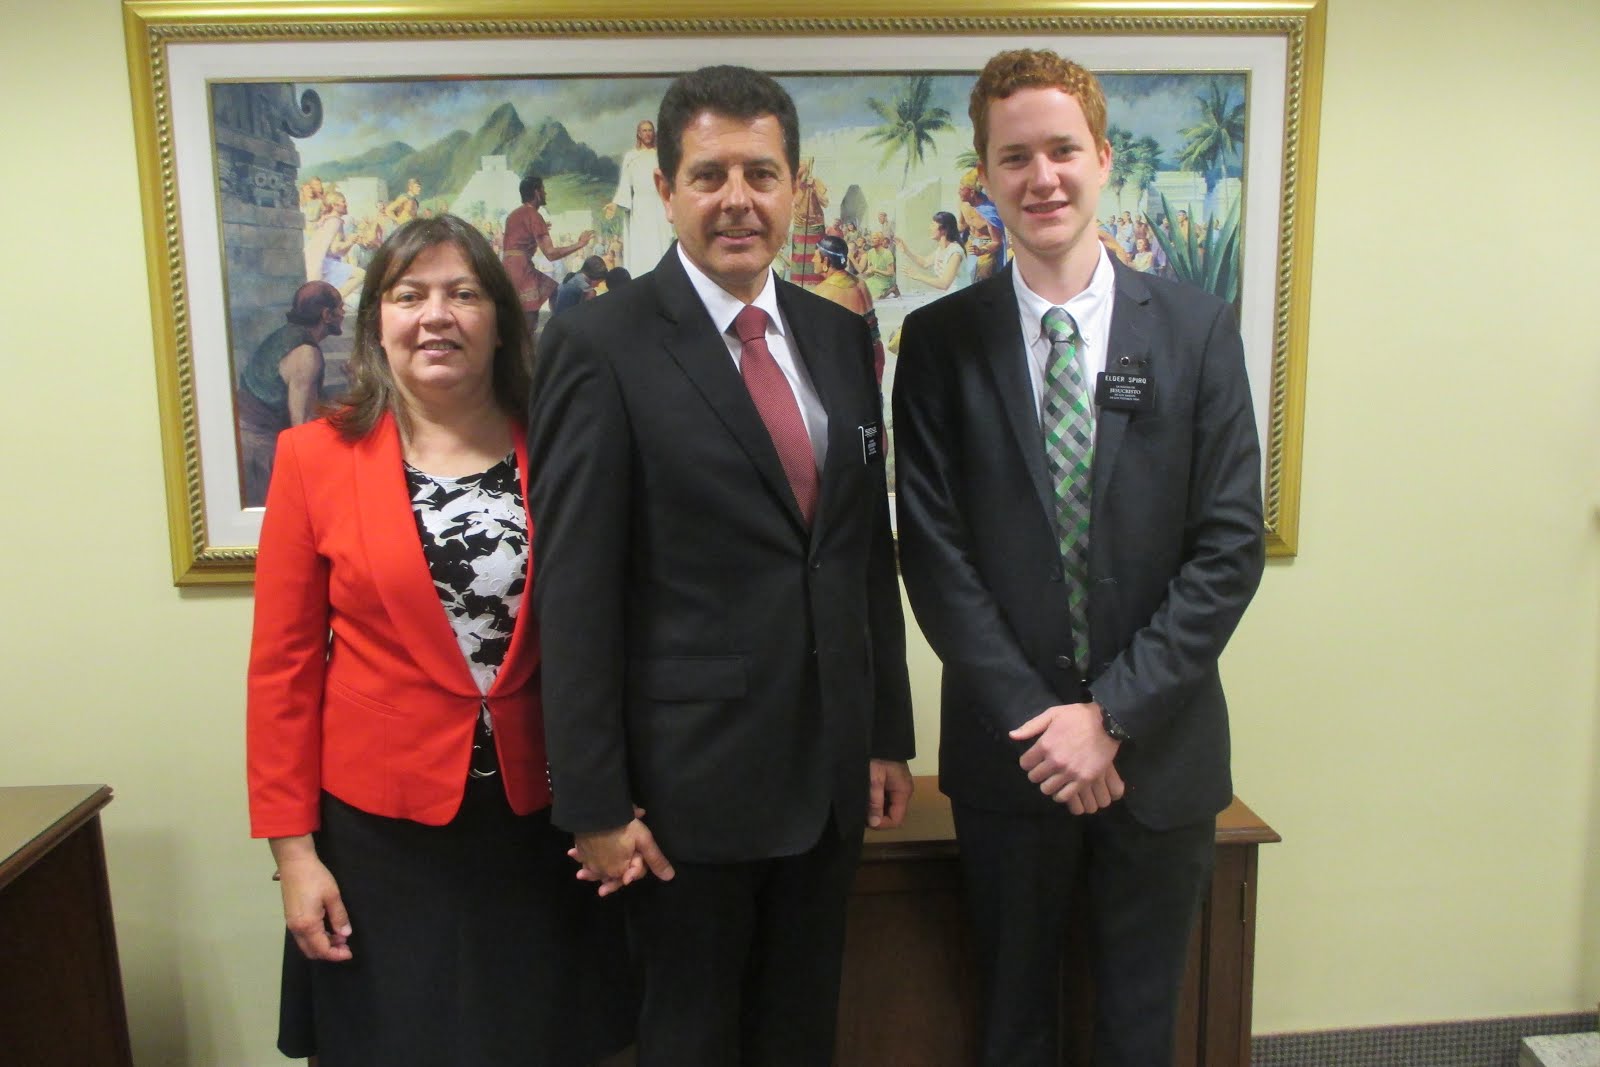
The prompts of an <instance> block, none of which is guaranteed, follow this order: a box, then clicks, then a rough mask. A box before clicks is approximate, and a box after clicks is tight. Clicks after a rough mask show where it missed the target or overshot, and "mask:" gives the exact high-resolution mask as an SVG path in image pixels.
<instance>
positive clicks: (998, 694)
mask: <svg viewBox="0 0 1600 1067" xmlns="http://www.w3.org/2000/svg"><path fill="white" fill-rule="evenodd" d="M971 113H972V120H973V131H974V141H975V147H976V148H977V152H978V157H979V159H980V160H981V161H982V162H981V171H982V175H983V180H984V184H985V185H986V186H987V187H988V189H989V193H990V196H991V197H992V198H993V200H994V202H995V204H996V206H997V207H998V209H999V212H1000V216H1001V218H1002V220H1003V221H1004V223H1005V227H1006V231H1007V236H1008V239H1009V241H1010V243H1011V247H1012V249H1013V253H1014V257H1015V258H1014V260H1013V262H1012V264H1011V266H1010V267H1009V268H1008V269H1006V270H1003V271H1001V272H1000V273H999V274H997V275H996V276H995V277H993V278H991V279H989V280H988V281H985V282H981V283H979V284H977V285H974V286H972V287H970V288H968V289H965V290H962V291H961V292H959V293H956V294H952V295H950V296H947V297H945V298H943V299H942V300H939V301H938V302H936V303H935V304H933V305H931V306H929V307H927V308H925V309H922V310H920V311H917V312H915V313H913V314H912V315H910V316H908V317H907V319H906V322H905V327H904V330H903V333H902V342H901V348H900V360H899V366H898V369H897V378H896V383H895V396H894V415H895V448H896V464H897V471H896V488H897V492H898V498H897V500H898V506H899V514H900V552H901V566H902V569H903V572H904V577H905V583H906V588H907V590H908V592H909V593H910V596H911V604H912V607H913V609H914V610H915V612H916V616H917V620H918V622H919V623H920V624H921V626H922V629H923V632H924V633H926V634H927V637H928V640H929V642H930V643H931V644H932V645H933V648H934V651H936V652H937V653H938V654H939V657H940V658H941V659H942V660H943V662H944V679H943V690H942V701H941V704H942V713H941V738H940V763H939V780H940V786H941V788H942V789H943V790H944V791H945V792H946V793H948V794H949V795H950V797H951V800H952V802H953V808H954V811H955V818H956V833H957V837H958V839H959V842H960V848H961V858H962V863H963V867H964V870H965V873H966V882H967V889H968V898H969V904H970V908H971V912H972V915H973V919H974V926H975V930H976V933H977V944H978V949H979V957H980V962H981V972H982V977H983V986H984V1001H983V1020H984V1035H983V1045H982V1047H983V1062H984V1063H985V1064H989V1065H995V1067H1001V1065H1003V1067H1030V1065H1036V1064H1054V1063H1057V1062H1059V1059H1058V1056H1059V1048H1058V1046H1059V1041H1060V1035H1059V1034H1058V1032H1057V1030H1058V1027H1057V1025H1056V1020H1057V1014H1058V1009H1057V989H1058V988H1059V983H1058V966H1059V962H1060V954H1061V945H1062V935H1063V930H1064V926H1065V919H1066V912H1067V906H1068V896H1069V893H1070V891H1071V888H1072V886H1073V884H1074V882H1075V880H1076V879H1077V878H1078V877H1079V872H1080V870H1086V873H1087V884H1088V887H1089V901H1088V907H1089V909H1090V921H1091V931H1092V936H1091V942H1092V944H1093V946H1094V947H1093V954H1094V958H1093V959H1092V961H1091V963H1092V970H1093V974H1094V978H1095V982H1096V1030H1095V1063H1096V1064H1099V1065H1137V1067H1157V1065H1160V1064H1170V1063H1171V1062H1172V1058H1173V1031H1174V1026H1175V1021H1174V1020H1175V1013H1176V1005H1177V999H1178V991H1179V985H1180V981H1181V978H1182V971H1183V963H1184V958H1185V952H1186V948H1187V944H1188V938H1189V933H1190V928H1191V926H1192V925H1193V922H1194V916H1195V912H1196V908H1197V904H1198V902H1199V900H1200V897H1201V893H1202V891H1203V888H1204V886H1205V885H1206V883H1207V880H1208V874H1209V870H1210V866H1211V860H1212V848H1213V837H1214V833H1215V816H1216V813H1217V812H1219V811H1221V810H1222V809H1223V808H1224V807H1226V806H1227V804H1228V802H1229V799H1230V797H1231V794H1232V786H1231V783H1230V780H1229V774H1228V725H1227V710H1226V705H1225V703H1224V700H1223V695H1222V685H1221V681H1220V679H1219V677H1218V673H1217V657H1218V655H1219V654H1220V653H1221V651H1222V648H1223V646H1224V644H1226V642H1227V640H1228V637H1229V635H1230V634H1231V633H1232V632H1233V629H1234V627H1235V625H1237V623H1238V621H1239V618H1240V616H1241V615H1242V613H1243V612H1244V609H1245V606H1246V604H1248V603H1249V600H1250V597H1251V595H1252V594H1253V593H1254V591H1255V588H1256V584H1257V583H1258V582H1259V580H1260V576H1261V570H1262V565H1263V536H1262V535H1263V529H1262V516H1261V495H1260V474H1259V463H1260V454H1259V446H1258V443H1257V439H1256V430H1255V424H1254V420H1253V417H1252V414H1251V400H1250V389H1249V384H1248V382H1247V381H1246V379H1245V366H1244V354H1243V346H1242V344H1241V342H1240V338H1239V332H1238V328H1237V325H1236V324H1235V320H1234V315H1233V311H1232V309H1231V308H1229V307H1228V306H1226V305H1225V304H1223V303H1222V302H1221V301H1220V300H1217V299H1215V298H1213V297H1212V296H1210V295H1208V294H1206V293H1203V292H1201V291H1199V290H1197V289H1192V288H1187V287H1182V286H1177V285H1174V284H1171V283H1167V282H1163V281H1160V280H1157V279H1153V278H1150V277H1149V276H1146V275H1140V274H1137V273H1135V272H1133V271H1131V270H1127V269H1125V268H1124V267H1122V266H1121V265H1120V264H1118V263H1115V262H1113V260H1112V259H1111V257H1109V256H1108V255H1107V254H1106V253H1105V251H1104V250H1103V249H1102V247H1101V245H1100V243H1099V240H1098V238H1097V234H1096V231H1097V229H1098V227H1097V225H1096V222H1095V209H1096V206H1097V203H1098V199H1099V194H1100V190H1101V188H1102V187H1103V186H1104V184H1105V182H1106V180H1107V177H1108V176H1109V174H1110V169H1111V146H1110V144H1109V143H1108V141H1107V140H1106V118H1105V97H1104V95H1103V94H1102V92H1101V90H1100V86H1099V83H1098V82H1097V81H1096V80H1095V78H1094V76H1093V75H1092V74H1090V73H1088V72H1087V71H1085V70H1084V69H1083V68H1082V67H1079V66H1078V65H1076V64H1074V63H1069V62H1067V61H1066V60H1063V59H1062V58H1061V57H1059V56H1057V55H1055V54H1054V53H1051V52H1037V51H1019V52H1008V53H1003V54H1001V55H999V56H996V57H995V58H994V59H993V60H991V61H990V62H989V64H988V66H987V67H986V68H985V69H984V71H983V73H982V74H981V75H980V76H979V79H978V83H977V85H976V86H975V87H974V89H973V92H972V105H971Z"/></svg>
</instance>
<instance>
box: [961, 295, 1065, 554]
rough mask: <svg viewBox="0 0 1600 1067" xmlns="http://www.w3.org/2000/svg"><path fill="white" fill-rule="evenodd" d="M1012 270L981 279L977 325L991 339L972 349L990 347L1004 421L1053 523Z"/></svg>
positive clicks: (990, 362)
mask: <svg viewBox="0 0 1600 1067" xmlns="http://www.w3.org/2000/svg"><path fill="white" fill-rule="evenodd" d="M1014 269H1015V268H1014V267H1012V266H1011V265H1009V264H1008V265H1007V266H1006V268H1005V270H1003V271H1001V272H1000V273H999V274H997V275H995V276H994V277H993V278H992V279H990V280H989V281H987V282H984V283H982V286H983V288H982V292H980V293H979V294H978V298H979V300H981V301H982V303H983V311H982V313H981V315H980V316H979V319H980V322H979V323H977V324H976V327H977V328H981V329H983V330H984V331H985V332H986V333H988V334H989V336H990V338H991V343H990V344H988V345H987V346H978V347H975V350H976V351H984V350H985V349H986V350H987V351H988V352H989V359H988V360H987V361H986V366H987V367H988V368H989V372H990V374H992V375H993V376H994V382H995V390H996V391H997V392H998V393H999V394H1000V400H1001V403H1002V404H1003V405H1004V407H1005V413H1006V423H1007V424H1008V425H1009V426H1010V427H1011V435H1012V437H1013V438H1014V439H1015V440H1016V443H1017V450H1018V451H1019V452H1021V454H1022V461H1023V464H1024V465H1025V466H1026V467H1027V468H1028V480H1029V481H1031V482H1032V483H1033V490H1034V493H1035V494H1037V496H1038V498H1039V507H1040V509H1041V510H1043V512H1044V514H1045V517H1046V518H1048V519H1049V520H1050V522H1051V524H1052V528H1054V523H1055V513H1056V505H1055V489H1054V487H1053V486H1052V485H1051V484H1050V476H1049V474H1048V473H1047V472H1046V471H1045V466H1044V435H1043V431H1042V430H1041V429H1040V428H1039V407H1038V402H1037V401H1035V400H1034V398H1033V382H1032V380H1031V376H1030V367H1029V361H1028V350H1027V345H1026V343H1025V342H1024V341H1023V339H1022V324H1021V320H1020V319H1019V318H1018V314H1017V300H1016V294H1015V293H1014V291H1013V290H1012V287H1011V286H1012V283H1011V272H1012V270H1014Z"/></svg>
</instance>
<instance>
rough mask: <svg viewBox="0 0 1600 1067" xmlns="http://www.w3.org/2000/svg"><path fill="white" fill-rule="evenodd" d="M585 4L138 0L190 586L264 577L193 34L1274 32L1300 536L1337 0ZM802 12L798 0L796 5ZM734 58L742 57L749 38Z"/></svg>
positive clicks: (173, 476)
mask: <svg viewBox="0 0 1600 1067" xmlns="http://www.w3.org/2000/svg"><path fill="white" fill-rule="evenodd" d="M594 10H595V9H594V8H593V6H592V5H586V4H579V3H575V2H573V0H557V2H551V3H536V2H534V0H461V2H448V0H433V2H429V3H385V2H379V0H332V2H308V0H278V2H265V0H123V23H124V29H125V33H126V38H127V49H128V68H129V77H130V80H131V85H132V93H133V113H134V125H135V134H136V139H137V148H138V157H139V177H140V185H141V190H142V194H143V207H144V219H145V241H146V255H147V260H148V264H149V272H150V298H151V309H152V316H153V319H154V329H155V356H156V374H157V383H158V388H159V400H160V415H161V439H162V448H163V452H164V455H165V470H166V484H167V512H168V522H169V525H170V528H171V535H172V566H173V580H174V582H175V583H177V584H179V585H190V584H209V583H237V582H248V581H250V580H251V578H252V576H253V572H254V566H255V548H254V546H253V545H219V544H216V543H214V542H213V540H212V538H211V536H210V533H209V531H208V521H207V514H206V501H205V498H204V490H203V485H202V462H201V437H200V433H199V428H198V417H197V416H198V410H197V398H196V393H195V387H194V366H195V365H194V353H193V351H192V348H191V335H190V311H191V306H190V304H189V303H188V284H187V279H188V275H187V273H186V267H185V263H184V254H183V248H182V243H181V238H182V226H181V218H182V217H181V211H180V205H179V202H178V191H177V189H178V187H177V181H176V172H175V163H174V159H175V151H176V147H177V146H176V144H175V134H174V130H173V125H172V115H171V110H170V109H171V92H172V86H171V85H170V84H169V80H168V67H167V61H168V53H169V49H170V48H171V47H173V46H176V45H184V44H196V43H207V44H231V43H251V42H263V41H280V42H281V41H302V40H303V41H317V42H329V41H349V42H366V41H386V40H407V39H410V40H415V39H431V38H451V39H482V38H552V37H555V38H560V37H568V38H593V37H605V36H614V37H633V38H647V37H648V38H657V37H659V38H672V37H683V36H691V35H694V36H703V35H707V34H716V35H723V36H728V37H740V36H746V37H754V36H764V37H772V36H789V35H792V36H795V37H797V38H808V37H809V38H820V37H829V36H855V35H890V34H893V35H926V36H929V37H946V36H971V35H977V34H983V35H1008V34H1009V35H1015V34H1038V35H1044V34H1073V35H1080V36H1108V35H1119V36H1130V35H1151V36H1184V37H1271V38H1278V39H1281V40H1282V41H1283V44H1284V49H1285V71H1284V83H1285V101H1284V117H1285V124H1284V131H1283V159H1282V183H1281V198H1280V209H1279V220H1278V221H1279V237H1278V256H1277V264H1276V271H1275V286H1274V289H1275V292H1274V305H1273V309H1274V311H1273V316H1272V329H1271V333H1272V359H1271V366H1272V382H1271V397H1270V419H1269V420H1268V423H1269V424H1268V425H1267V426H1266V427H1264V428H1263V429H1264V434H1263V437H1264V442H1263V443H1264V445H1265V454H1266V462H1265V505H1266V521H1267V537H1268V548H1269V552H1270V553H1271V554H1273V555H1275V556H1292V555H1294V554H1295V552H1296V547H1297V544H1298V526H1299V510H1300V461H1301V433H1302V421H1303V413H1304V404H1305V367H1306V338H1307V316H1308V313H1309V308H1310V289H1311V277H1310V275H1311V237H1312V226H1311V222H1312V205H1313V203H1314V198H1315V189H1316V156H1317V132H1318V117H1319V113H1320V110H1321V88H1322V52H1323V34H1324V23H1325V17H1326V16H1325V0H1218V2H1213V3H1204V4H1198V3H1172V2H1164V0H1125V2H1115V0H1002V3H1001V4H1000V6H998V7H994V8H990V9H989V10H988V12H987V13H985V14H982V15H977V16H975V15H973V14H971V12H972V10H973V5H972V4H971V2H970V0H960V2H958V0H919V2H915V3H907V2H902V0H858V2H856V3H853V4H844V3H838V2H836V0H825V2H823V3H820V4H813V5H810V6H809V7H807V8H806V9H805V13H804V14H800V13H793V14H782V13H776V14H760V15H757V14H756V13H755V12H756V11H758V10H763V11H765V10H767V9H766V7H765V5H757V4H754V3H752V2H750V0H685V2H684V3H682V4H680V5H675V10H674V14H673V15H672V17H670V18H664V17H661V16H660V11H661V10H662V9H661V7H660V5H659V4H656V3H648V4H647V3H641V2H639V0H623V2H621V3H618V4H613V5H609V6H608V7H606V8H605V11H606V15H607V17H606V18H596V17H594V16H593V11H594ZM784 10H788V11H795V12H798V5H794V4H782V5H780V7H779V11H780V12H781V11H784ZM728 58H729V59H730V60H731V61H738V58H739V53H738V51H737V49H730V50H729V52H728Z"/></svg>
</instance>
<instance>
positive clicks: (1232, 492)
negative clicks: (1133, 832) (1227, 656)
mask: <svg viewBox="0 0 1600 1067" xmlns="http://www.w3.org/2000/svg"><path fill="white" fill-rule="evenodd" d="M1200 360H1201V363H1200V372H1199V373H1200V376H1199V381H1198V386H1197V390H1196V398H1195V410H1194V415H1193V426H1194V445H1193V449H1192V452H1191V459H1190V466H1189V478H1188V495H1187V501H1186V505H1185V514H1186V516H1187V518H1186V521H1185V526H1184V530H1183V543H1184V559H1183V563H1182V565H1181V566H1180V567H1179V569H1178V571H1177V573H1176V574H1175V575H1174V576H1173V577H1172V579H1171V581H1170V582H1169V583H1168V585H1167V593H1166V597H1165V599H1164V600H1163V602H1162V604H1161V606H1160V608H1159V609H1158V610H1157V611H1156V612H1155V614H1154V616H1153V617H1152V618H1151V619H1150V621H1149V622H1148V623H1147V624H1146V625H1144V626H1143V627H1142V628H1140V629H1139V630H1138V631H1137V632H1136V633H1135V634H1134V635H1133V639H1132V641H1131V642H1129V644H1128V646H1127V647H1126V648H1124V649H1123V650H1122V651H1121V652H1120V653H1119V654H1118V655H1117V656H1116V657H1115V658H1114V659H1112V660H1111V662H1110V663H1109V664H1108V665H1107V667H1106V668H1105V670H1103V671H1102V672H1101V673H1100V674H1099V675H1098V676H1097V677H1095V678H1093V679H1091V680H1090V683H1089V689H1090V691H1091V692H1092V693H1093V694H1094V697H1095V699H1096V700H1097V701H1099V702H1100V704H1101V705H1102V706H1103V707H1105V708H1106V709H1107V710H1109V711H1110V712H1111V713H1112V714H1113V715H1115V716H1116V719H1117V721H1118V722H1119V723H1120V724H1121V725H1122V726H1123V727H1124V728H1125V729H1126V730H1127V731H1128V732H1129V733H1130V734H1131V735H1132V736H1133V737H1134V738H1135V739H1138V738H1139V737H1140V736H1141V735H1147V734H1149V733H1152V732H1155V731H1159V730H1160V729H1161V728H1162V726H1163V725H1164V724H1165V723H1166V721H1167V720H1168V718H1169V717H1170V716H1171V715H1172V714H1174V713H1175V712H1176V711H1177V710H1178V709H1180V708H1181V707H1183V705H1184V703H1185V697H1186V695H1187V693H1188V692H1189V691H1191V690H1192V689H1193V687H1194V686H1195V685H1196V684H1197V683H1198V682H1200V681H1201V680H1202V679H1204V678H1208V677H1211V676H1212V674H1213V672H1214V671H1215V670H1216V664H1217V659H1218V658H1219V657H1220V656H1221V655H1222V650H1223V648H1224V647H1225V646H1226V645H1227V643H1228V639H1229V638H1230V637H1232V636H1233V631H1234V629H1235V628H1236V627H1237V626H1238V625H1239V620H1240V619H1241V618H1242V617H1243V615H1244V610H1245V608H1246V607H1247V606H1248V605H1249V603H1250V599H1251V597H1252V596H1254V595H1255V591H1256V587H1257V586H1258V585H1259V584H1260V582H1261V574H1262V571H1263V569H1264V568H1265V565H1266V542H1265V526H1264V520H1263V518H1262V510H1261V474H1260V470H1261V466H1260V465H1261V446H1260V441H1259V438H1258V437H1257V434H1256V424H1255V414H1254V407H1253V404H1252V401H1251V397H1250V383H1249V379H1248V377H1247V375H1246V373H1245V362H1244V343H1243V341H1242V340H1241V339H1240V336H1239V327H1238V325H1237V323H1236V322H1235V320H1234V316H1233V311H1232V309H1231V308H1229V307H1228V306H1227V305H1219V306H1218V307H1217V309H1216V312H1215V314H1214V316H1213V317H1212V320H1211V322H1210V328H1209V330H1208V332H1207V335H1206V339H1205V344H1204V348H1203V349H1202V351H1201V356H1200Z"/></svg>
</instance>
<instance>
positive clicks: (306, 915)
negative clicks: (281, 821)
mask: <svg viewBox="0 0 1600 1067" xmlns="http://www.w3.org/2000/svg"><path fill="white" fill-rule="evenodd" d="M271 845H272V858H273V859H275V860H276V861H277V863H278V879H279V882H280V885H281V888H282V889H283V921H284V923H285V925H287V926H288V927H289V932H290V933H291V934H293V935H294V943H295V944H296V945H297V946H299V948H300V951H301V952H302V953H303V954H304V955H305V957H306V959H308V960H327V961H329V962H330V963H338V962H341V961H343V960H347V959H349V958H350V955H351V953H350V944H349V940H350V916H349V915H348V914H347V913H346V912H345V910H344V898H343V897H341V896H340V895H339V883H338V882H336V881H334V878H333V873H332V872H331V871H329V870H328V868H327V867H326V866H324V865H323V863H322V860H321V859H319V858H318V857H317V846H316V845H315V844H314V843H313V842H312V840H311V835H310V834H303V835H301V836H299V837H274V838H273V839H272V840H271Z"/></svg>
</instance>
